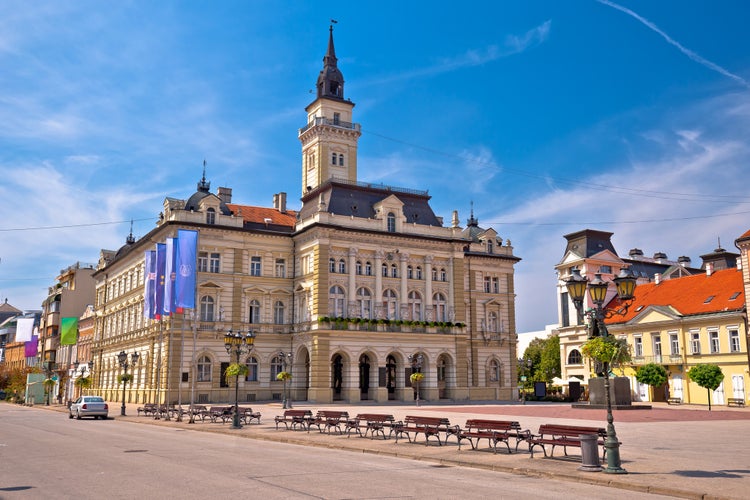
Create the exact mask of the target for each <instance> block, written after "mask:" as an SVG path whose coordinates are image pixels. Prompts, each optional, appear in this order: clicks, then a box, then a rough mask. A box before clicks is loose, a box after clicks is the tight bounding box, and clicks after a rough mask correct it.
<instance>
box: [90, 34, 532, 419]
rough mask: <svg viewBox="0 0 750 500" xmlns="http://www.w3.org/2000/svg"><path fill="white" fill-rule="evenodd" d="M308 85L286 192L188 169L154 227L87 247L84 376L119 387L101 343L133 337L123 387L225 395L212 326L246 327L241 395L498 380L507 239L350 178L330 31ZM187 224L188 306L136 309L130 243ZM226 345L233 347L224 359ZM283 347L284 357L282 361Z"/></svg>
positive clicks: (315, 394)
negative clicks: (90, 276)
mask: <svg viewBox="0 0 750 500" xmlns="http://www.w3.org/2000/svg"><path fill="white" fill-rule="evenodd" d="M323 63H324V64H323V70H322V71H321V72H320V75H319V77H318V82H317V96H316V98H315V99H314V100H313V102H312V103H311V104H310V105H308V106H307V108H306V112H307V120H306V124H305V126H304V127H302V128H301V129H300V130H299V132H298V137H299V139H300V142H301V145H302V155H301V156H302V162H301V163H302V165H301V167H302V169H301V171H302V172H301V173H302V175H301V179H302V207H301V209H300V210H299V211H298V212H296V211H292V210H288V209H287V208H286V194H285V193H278V194H274V195H273V207H272V208H266V207H255V206H247V205H241V204H236V203H232V190H231V189H229V188H226V187H220V188H219V189H218V191H217V193H216V194H213V193H211V192H210V184H209V182H208V181H207V180H206V178H205V170H204V176H203V178H202V179H201V181H200V182H199V183H198V189H197V191H196V192H195V193H194V194H193V195H192V196H190V197H189V198H188V199H186V200H180V199H174V198H167V199H166V200H165V202H164V207H163V211H162V216H161V217H160V221H159V223H158V224H157V227H156V228H155V229H154V230H152V231H151V232H150V233H148V234H147V235H145V236H144V237H143V238H141V239H139V240H138V241H136V240H135V239H134V238H133V237H132V235H131V236H129V237H128V240H127V243H126V245H125V246H124V247H122V248H121V249H119V250H118V251H116V252H114V251H103V252H102V256H101V259H100V262H99V266H98V268H97V271H96V273H95V275H94V277H95V279H96V280H97V286H96V290H97V292H96V295H97V297H96V313H97V324H96V333H95V339H94V345H93V352H94V360H95V363H96V365H95V368H94V378H95V385H96V389H97V390H99V391H101V392H103V393H104V394H105V396H106V397H107V398H108V399H110V400H117V399H119V398H121V397H122V396H121V392H120V391H121V390H122V386H120V385H119V384H118V382H117V376H118V375H119V374H121V373H122V368H121V367H120V366H119V364H118V362H117V359H116V358H117V354H118V353H119V352H120V351H125V352H126V353H128V354H130V353H133V352H137V353H138V354H139V357H138V359H137V362H136V363H134V364H132V363H131V365H132V366H130V367H129V370H130V371H129V373H132V374H133V375H134V380H133V383H132V385H129V386H127V387H126V395H125V397H126V400H128V401H132V402H154V401H159V402H164V401H168V402H170V403H173V402H181V403H182V404H185V403H186V402H187V401H190V400H191V399H194V400H195V401H196V402H198V403H208V402H219V401H223V402H226V401H231V400H233V397H234V390H235V388H234V383H233V382H232V383H231V384H229V383H227V381H226V380H225V377H224V376H223V375H224V371H225V370H226V368H227V367H228V365H229V363H230V357H229V355H228V354H227V352H226V350H225V349H224V345H223V336H224V334H225V332H227V331H228V330H230V329H231V330H232V331H235V332H236V331H242V332H248V331H252V332H254V333H255V334H256V337H255V343H254V349H253V351H252V352H251V353H250V354H249V356H248V357H247V359H246V360H244V359H243V361H245V362H246V363H247V365H248V368H249V375H248V376H247V377H246V378H245V380H240V382H239V393H240V400H241V401H255V400H273V399H281V397H282V395H281V392H282V382H279V381H277V380H276V374H278V373H279V372H280V371H282V370H285V371H291V373H292V375H293V377H292V380H291V382H290V383H291V391H292V392H291V396H292V398H293V399H295V400H309V401H314V402H320V403H330V402H334V401H348V402H357V401H388V400H399V401H404V400H411V399H413V398H414V389H413V388H412V387H411V384H410V381H409V375H410V373H411V372H412V371H413V370H417V371H421V372H423V373H424V374H425V379H424V382H422V383H420V397H421V398H422V399H427V400H439V399H445V400H464V399H473V400H488V399H491V400H509V399H512V398H513V397H514V396H515V395H514V385H515V383H514V381H515V378H516V377H515V374H516V367H515V337H516V335H515V291H514V282H513V274H514V265H515V263H516V262H518V261H519V260H520V259H519V258H518V257H516V256H514V254H513V248H512V247H511V245H510V241H508V240H503V238H501V237H500V236H499V235H498V234H497V232H496V231H495V230H494V229H491V228H490V229H484V228H481V227H480V226H479V222H478V220H477V219H476V218H475V217H474V215H473V213H472V214H471V217H470V218H469V220H468V222H467V225H466V227H461V226H460V224H459V219H458V214H457V212H454V213H453V216H452V219H451V223H450V225H447V226H446V225H444V224H443V220H442V218H441V217H438V216H436V215H435V214H434V212H433V211H432V208H431V207H430V205H429V200H430V196H429V195H428V194H427V192H426V191H419V190H415V189H409V188H398V187H392V186H385V185H372V184H369V183H362V182H359V181H358V180H357V167H358V165H357V143H358V139H359V136H360V126H359V124H357V123H354V121H353V119H354V117H353V108H354V103H352V102H351V100H349V99H346V98H345V97H344V79H343V75H342V73H341V71H340V70H339V69H338V65H337V59H336V55H335V50H334V45H333V34H332V32H331V34H330V36H329V41H328V50H327V52H326V55H325V57H324V59H323ZM178 229H195V230H197V231H198V232H199V241H198V262H197V265H198V290H197V298H198V300H197V304H196V311H195V315H193V317H191V314H190V313H191V312H190V311H189V312H188V313H187V314H186V315H184V316H183V315H182V314H176V315H174V316H172V317H171V318H167V319H165V320H163V321H153V320H148V319H144V317H143V302H144V301H143V288H144V287H143V278H144V251H146V250H151V249H153V246H154V243H155V242H164V241H165V240H166V238H169V237H174V236H176V233H177V230H178ZM231 361H234V360H231ZM287 363H289V364H288V365H287Z"/></svg>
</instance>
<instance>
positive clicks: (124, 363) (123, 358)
mask: <svg viewBox="0 0 750 500" xmlns="http://www.w3.org/2000/svg"><path fill="white" fill-rule="evenodd" d="M138 358H140V355H139V354H138V353H137V352H134V353H132V354H131V355H130V361H131V363H132V365H133V366H135V364H136V363H137V362H138ZM117 362H118V363H120V366H121V367H122V369H123V370H124V373H123V374H122V377H123V378H122V406H121V407H120V416H121V417H124V416H125V384H126V383H127V381H128V379H127V375H128V367H129V366H130V364H128V355H127V354H126V353H125V351H120V354H118V355H117Z"/></svg>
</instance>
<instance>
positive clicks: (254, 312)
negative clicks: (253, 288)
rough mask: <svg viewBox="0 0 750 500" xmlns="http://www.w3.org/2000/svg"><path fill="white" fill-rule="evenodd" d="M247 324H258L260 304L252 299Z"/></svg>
mask: <svg viewBox="0 0 750 500" xmlns="http://www.w3.org/2000/svg"><path fill="white" fill-rule="evenodd" d="M247 321H248V323H260V302H258V301H257V300H255V299H253V300H251V301H250V309H249V314H248V320H247Z"/></svg>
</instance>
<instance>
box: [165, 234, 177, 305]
mask: <svg viewBox="0 0 750 500" xmlns="http://www.w3.org/2000/svg"><path fill="white" fill-rule="evenodd" d="M176 242H177V238H167V243H166V245H167V260H166V265H165V268H164V276H165V278H166V281H165V282H164V314H165V315H167V316H169V315H171V314H172V313H173V312H174V310H175V293H174V280H175V275H176V274H175V267H174V266H175V262H176V261H177V252H176V250H177V248H176V247H177V245H176Z"/></svg>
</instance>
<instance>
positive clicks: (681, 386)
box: [607, 266, 748, 405]
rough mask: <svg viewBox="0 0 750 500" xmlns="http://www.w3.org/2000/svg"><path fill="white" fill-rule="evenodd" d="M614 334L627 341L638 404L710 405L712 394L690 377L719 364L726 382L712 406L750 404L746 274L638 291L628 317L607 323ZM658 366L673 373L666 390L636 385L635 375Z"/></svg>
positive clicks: (711, 274)
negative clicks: (696, 369)
mask: <svg viewBox="0 0 750 500" xmlns="http://www.w3.org/2000/svg"><path fill="white" fill-rule="evenodd" d="M607 325H608V328H609V333H610V334H611V335H617V336H622V335H625V336H627V340H628V344H629V345H630V346H631V349H632V356H633V360H632V363H631V365H630V366H629V367H627V368H626V369H625V371H624V374H625V375H626V376H628V377H630V378H631V387H632V388H633V389H634V392H635V394H634V399H635V400H640V401H665V397H667V394H668V395H669V397H672V398H680V399H681V400H682V401H683V402H684V403H695V404H708V391H707V390H706V389H704V388H702V387H700V386H698V385H697V384H696V383H694V382H692V381H691V380H690V379H689V377H688V376H687V372H688V371H689V370H690V368H692V367H693V366H695V365H697V364H700V363H703V364H715V365H718V366H719V367H720V368H721V370H722V372H723V373H724V382H723V383H722V385H721V386H720V387H719V388H718V389H717V390H716V391H714V392H713V393H712V395H711V397H712V404H717V405H722V404H726V402H727V399H728V398H739V399H742V400H743V401H744V400H746V399H747V390H746V387H747V386H748V357H747V325H746V322H745V293H744V285H743V280H742V272H741V270H740V269H737V268H735V269H724V270H720V271H713V270H712V269H711V268H710V266H709V269H708V270H707V272H706V273H705V274H699V275H695V276H687V277H683V278H675V279H670V280H664V281H656V282H654V283H649V284H642V285H639V286H638V287H636V290H635V297H634V299H633V302H632V303H631V305H630V308H629V309H628V311H627V313H626V314H625V315H615V316H613V317H612V319H610V320H607ZM647 363H657V364H660V365H663V366H664V367H665V368H667V371H668V373H669V381H668V392H667V388H666V387H662V388H657V389H655V390H650V388H649V387H648V386H646V385H644V384H639V383H638V382H637V381H636V380H635V370H636V369H637V368H638V367H639V366H641V365H644V364H647Z"/></svg>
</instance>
